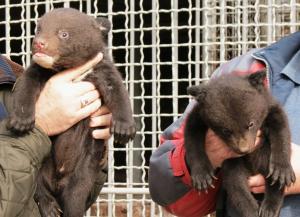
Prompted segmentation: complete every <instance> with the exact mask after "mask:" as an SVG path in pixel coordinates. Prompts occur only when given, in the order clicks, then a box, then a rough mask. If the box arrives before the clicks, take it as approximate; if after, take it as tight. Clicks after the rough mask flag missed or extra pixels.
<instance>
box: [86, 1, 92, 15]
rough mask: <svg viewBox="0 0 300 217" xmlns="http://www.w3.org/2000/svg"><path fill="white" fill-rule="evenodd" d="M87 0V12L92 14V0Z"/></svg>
mask: <svg viewBox="0 0 300 217" xmlns="http://www.w3.org/2000/svg"><path fill="white" fill-rule="evenodd" d="M85 2H86V13H87V14H91V9H92V4H91V0H86V1H85Z"/></svg>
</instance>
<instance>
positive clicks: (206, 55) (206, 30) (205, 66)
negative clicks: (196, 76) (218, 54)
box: [202, 0, 209, 78]
mask: <svg viewBox="0 0 300 217" xmlns="http://www.w3.org/2000/svg"><path fill="white" fill-rule="evenodd" d="M207 1H209V0H204V3H203V8H204V12H203V19H202V20H204V29H203V52H202V53H203V58H204V64H203V66H202V74H203V77H205V78H208V67H209V65H208V61H209V52H208V46H209V45H208V37H209V36H208V35H209V27H208V25H209V18H208V10H209V9H208V2H207Z"/></svg>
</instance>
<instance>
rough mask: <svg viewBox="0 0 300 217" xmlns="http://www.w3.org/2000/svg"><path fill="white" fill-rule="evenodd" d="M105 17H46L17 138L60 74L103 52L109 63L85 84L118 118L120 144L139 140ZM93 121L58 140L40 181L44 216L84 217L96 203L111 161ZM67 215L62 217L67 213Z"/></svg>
mask: <svg viewBox="0 0 300 217" xmlns="http://www.w3.org/2000/svg"><path fill="white" fill-rule="evenodd" d="M110 26H111V25H110V22H109V21H108V20H107V19H105V18H97V19H95V18H92V17H90V16H88V15H86V14H84V13H81V12H79V11H77V10H75V9H70V8H60V9H54V10H52V11H51V12H49V13H46V14H45V15H44V16H42V17H41V18H40V20H39V22H38V25H37V31H36V35H35V38H34V40H33V61H32V63H31V65H30V66H29V67H28V69H27V70H26V71H25V73H24V75H23V76H21V77H20V78H19V80H18V81H17V83H16V85H15V89H14V92H13V97H14V104H13V110H12V112H11V113H10V116H9V120H8V122H7V127H8V128H9V129H10V130H11V131H13V132H15V133H16V134H24V133H26V132H28V131H29V130H31V129H32V128H33V126H34V121H35V101H36V99H37V97H38V96H39V93H40V91H41V89H42V88H43V86H44V84H45V82H46V81H47V80H48V79H49V78H50V77H51V76H52V75H54V74H55V73H56V72H59V71H62V70H64V69H68V68H71V67H76V66H79V65H81V64H83V63H85V62H87V61H88V60H90V59H92V58H93V57H94V56H96V55H97V53H98V52H102V53H103V59H102V61H100V62H99V63H98V64H97V65H96V66H94V67H93V71H92V72H91V73H89V74H88V75H87V76H86V77H85V78H84V80H85V81H89V82H92V83H93V84H94V85H95V87H96V89H97V90H98V91H99V93H100V95H101V100H102V102H103V103H104V104H105V105H106V106H107V107H108V108H109V109H110V111H111V113H112V125H111V129H110V130H111V133H112V134H113V135H114V141H115V142H119V143H123V144H125V143H127V142H128V141H129V140H130V139H133V138H134V135H135V123H134V120H133V115H132V110H131V106H130V101H129V96H128V93H127V91H126V88H125V87H124V85H123V82H122V77H121V75H120V73H119V71H118V70H117V69H116V67H115V66H114V63H113V60H112V59H111V58H110V57H109V55H108V51H107V50H106V49H107V48H106V47H107V45H106V43H105V41H106V38H105V37H106V36H107V33H108V32H109V30H110ZM91 131H92V129H91V128H90V127H89V118H87V119H84V120H82V121H80V122H79V123H77V124H76V125H74V126H73V127H71V128H70V129H68V130H67V131H66V132H64V133H62V134H60V135H57V136H55V137H53V138H52V140H53V146H52V152H51V156H49V157H48V158H47V159H45V161H44V163H43V165H42V168H41V170H40V172H39V175H38V179H37V190H36V194H35V199H36V201H37V203H38V205H39V210H40V212H41V215H42V216H43V217H46V216H48V217H52V216H53V217H54V216H61V215H62V216H64V217H82V216H83V215H84V212H85V210H86V209H87V208H89V206H90V205H91V204H92V203H93V202H94V200H95V198H93V199H91V198H90V197H89V196H90V194H91V191H92V189H93V186H94V185H95V182H96V179H97V178H98V176H99V172H100V170H101V169H102V167H103V165H100V162H103V159H104V158H105V152H106V150H105V145H106V144H105V141H104V140H95V139H93V137H92V135H91ZM61 212H62V214H61Z"/></svg>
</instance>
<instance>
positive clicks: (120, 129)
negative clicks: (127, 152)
mask: <svg viewBox="0 0 300 217" xmlns="http://www.w3.org/2000/svg"><path fill="white" fill-rule="evenodd" d="M110 133H111V134H113V135H114V142H116V143H120V144H125V143H127V142H129V140H132V139H133V138H134V136H135V133H136V128H135V123H134V122H133V121H132V122H129V121H127V122H126V121H113V123H112V126H111V129H110Z"/></svg>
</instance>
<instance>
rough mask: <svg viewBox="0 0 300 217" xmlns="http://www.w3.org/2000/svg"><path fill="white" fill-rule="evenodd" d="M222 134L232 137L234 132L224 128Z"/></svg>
mask: <svg viewBox="0 0 300 217" xmlns="http://www.w3.org/2000/svg"><path fill="white" fill-rule="evenodd" d="M222 133H223V135H225V136H230V135H231V134H232V131H231V130H229V129H227V128H223V129H222Z"/></svg>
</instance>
